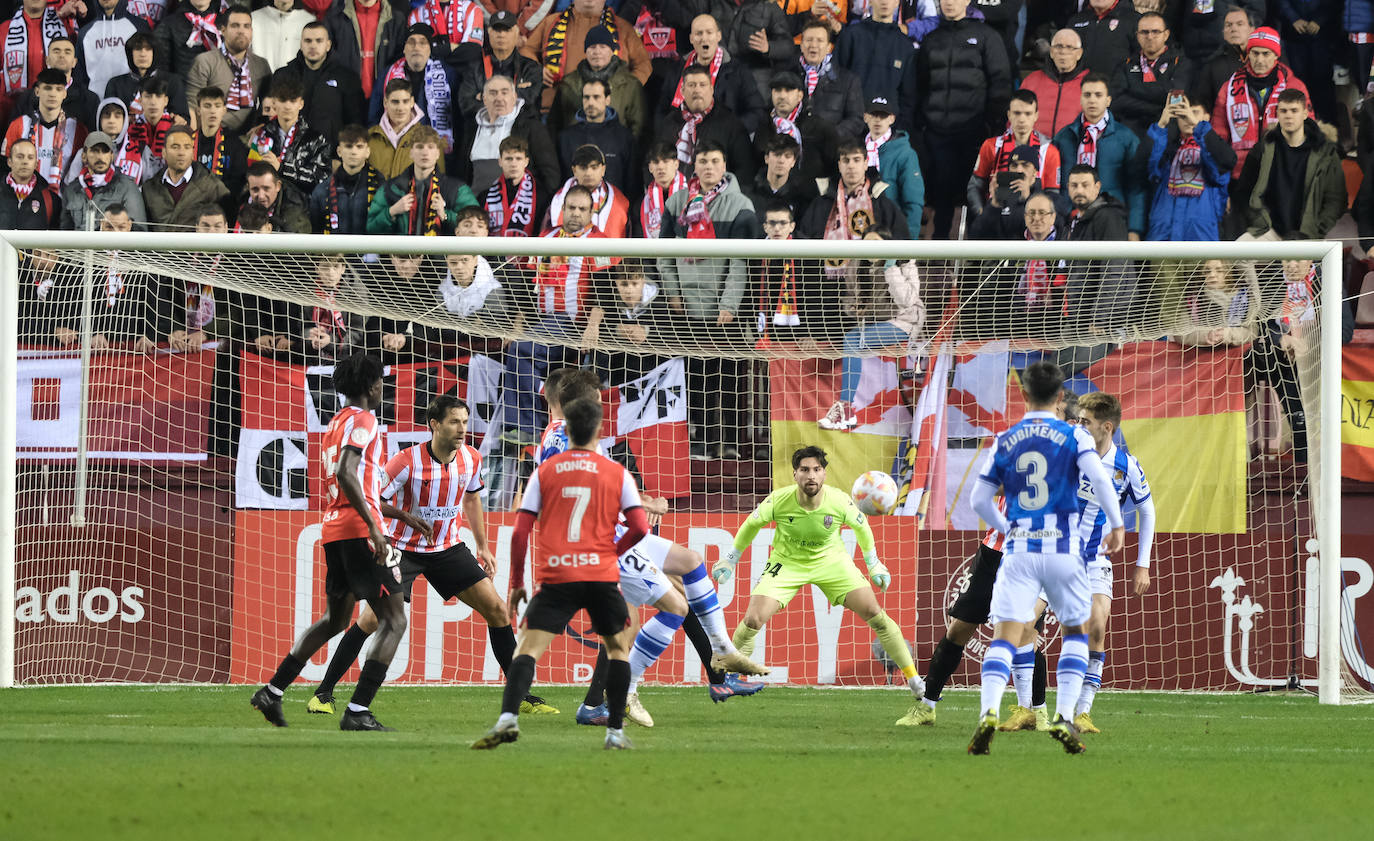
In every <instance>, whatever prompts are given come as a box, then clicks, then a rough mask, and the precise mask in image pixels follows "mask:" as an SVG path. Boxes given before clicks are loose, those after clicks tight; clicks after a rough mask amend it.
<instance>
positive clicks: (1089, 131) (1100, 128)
mask: <svg viewBox="0 0 1374 841" xmlns="http://www.w3.org/2000/svg"><path fill="white" fill-rule="evenodd" d="M1078 119H1079V122H1081V123H1082V124H1083V139H1082V140H1080V141H1079V142H1078V159H1077V160H1076V161H1075V162H1076V163H1080V164H1087V165H1088V166H1097V141H1098V138H1100V137H1101V136H1102V132H1104V131H1106V130H1107V115H1106V114H1103V115H1102V119H1100V120H1098V121H1097V122H1095V123H1088V122H1086V121H1085V118H1084V117H1081V116H1080V117H1079V118H1078Z"/></svg>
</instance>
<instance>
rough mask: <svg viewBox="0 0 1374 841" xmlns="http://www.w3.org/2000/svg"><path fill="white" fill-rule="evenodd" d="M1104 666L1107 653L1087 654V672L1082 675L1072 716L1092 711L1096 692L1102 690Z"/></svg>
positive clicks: (1090, 652)
mask: <svg viewBox="0 0 1374 841" xmlns="http://www.w3.org/2000/svg"><path fill="white" fill-rule="evenodd" d="M1106 665H1107V652H1105V651H1089V652H1088V671H1087V674H1085V675H1083V689H1082V690H1081V691H1080V692H1079V693H1078V705H1077V706H1075V707H1074V715H1078V714H1079V713H1086V712H1091V711H1092V708H1093V699H1095V698H1096V697H1097V690H1099V689H1101V688H1102V669H1103V667H1105V666H1106Z"/></svg>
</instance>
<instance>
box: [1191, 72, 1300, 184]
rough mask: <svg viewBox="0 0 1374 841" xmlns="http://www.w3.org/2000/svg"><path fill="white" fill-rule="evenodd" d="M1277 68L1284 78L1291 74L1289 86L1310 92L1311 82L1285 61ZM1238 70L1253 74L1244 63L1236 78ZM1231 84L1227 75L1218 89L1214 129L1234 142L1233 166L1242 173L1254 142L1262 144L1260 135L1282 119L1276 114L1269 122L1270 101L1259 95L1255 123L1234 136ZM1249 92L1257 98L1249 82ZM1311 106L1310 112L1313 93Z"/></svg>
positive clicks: (1223, 138)
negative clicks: (1262, 100)
mask: <svg viewBox="0 0 1374 841" xmlns="http://www.w3.org/2000/svg"><path fill="white" fill-rule="evenodd" d="M1274 72H1275V73H1277V74H1279V77H1280V78H1282V77H1284V76H1286V77H1287V80H1288V81H1287V84H1288V89H1289V90H1297V91H1302V92H1303V94H1304V95H1306V94H1307V85H1305V84H1303V81H1302V79H1299V78H1298V77H1297V76H1296V75H1294V73H1293V71H1292V70H1289V69H1288V67H1287V66H1285V65H1283V64H1276V65H1274ZM1237 74H1239V75H1241V76H1248V75H1249V74H1248V73H1247V72H1246V69H1245V68H1244V67H1242V68H1241V69H1239V70H1237V71H1236V72H1235V73H1234V74H1232V77H1233V78H1234V77H1235V76H1236V75H1237ZM1247 83H1248V79H1247ZM1230 84H1231V80H1230V79H1227V80H1226V83H1225V84H1223V85H1222V86H1221V90H1219V91H1217V100H1216V104H1215V105H1214V106H1213V107H1212V131H1215V132H1216V133H1217V134H1218V135H1220V136H1221V139H1222V140H1225V141H1227V142H1229V143H1230V144H1231V148H1232V149H1235V150H1236V167H1235V169H1233V170H1231V175H1232V176H1238V175H1240V170H1241V167H1243V166H1245V159H1246V156H1247V155H1249V154H1250V150H1251V148H1252V147H1253V146H1256V145H1258V143H1259V140H1260V138H1261V137H1263V136H1264V134H1265V133H1266V132H1268V131H1269V129H1271V128H1273V127H1275V126H1276V125H1277V124H1278V120H1277V118H1276V119H1275V121H1274V122H1272V123H1271V122H1269V121H1268V120H1267V119H1266V117H1267V115H1268V113H1269V109H1268V101H1266V102H1265V103H1264V104H1261V103H1260V102H1259V101H1258V99H1255V102H1254V107H1255V113H1254V114H1253V125H1252V126H1251V131H1250V132H1249V133H1247V134H1246V136H1245V137H1232V136H1231V120H1230V110H1229V107H1228V106H1227V99H1228V97H1229V95H1230ZM1277 87H1278V85H1277V84H1276V85H1274V86H1273V88H1277ZM1273 88H1271V89H1270V93H1269V97H1270V99H1273V98H1274V97H1276V96H1278V91H1277V90H1274V89H1273ZM1247 92H1248V93H1250V96H1251V98H1252V99H1253V98H1254V93H1253V92H1250V91H1248V84H1247ZM1276 107H1277V106H1276ZM1307 108H1308V111H1309V112H1310V111H1311V109H1312V98H1311V97H1310V96H1309V97H1308V99H1307ZM1309 116H1310V113H1309Z"/></svg>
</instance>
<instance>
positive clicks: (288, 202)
mask: <svg viewBox="0 0 1374 841" xmlns="http://www.w3.org/2000/svg"><path fill="white" fill-rule="evenodd" d="M242 198H243V199H244V205H245V206H246V205H247V199H248V197H247V196H246V195H245V196H243V197H242ZM305 202H306V198H305V196H303V195H301V192H300V191H299V190H297V189H296V188H295V187H292V186H291V183H290V182H289V181H283V182H281V189H280V190H278V191H277V200H276V201H275V202H274V203H273V204H272V206H271V207H269V208H267V215H268V216H269V217H270V218H271V220H272V230H273V231H275V232H276V233H287V234H308V233H310V213H309V212H308V211H307V209H306V204H305ZM240 210H242V207H240Z"/></svg>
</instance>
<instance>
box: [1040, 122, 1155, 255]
mask: <svg viewBox="0 0 1374 841" xmlns="http://www.w3.org/2000/svg"><path fill="white" fill-rule="evenodd" d="M1107 113H1108V115H1109V117H1108V120H1107V127H1106V129H1104V130H1103V131H1102V136H1101V137H1099V138H1098V139H1097V175H1098V178H1100V179H1101V180H1102V192H1104V193H1111V194H1112V195H1113V196H1121V197H1124V201H1125V202H1126V208H1127V210H1128V211H1129V212H1130V216H1129V220H1130V221H1129V225H1130V230H1131V232H1132V233H1136V234H1140V235H1141V236H1144V235H1145V231H1146V227H1145V212H1146V194H1145V176H1144V173H1143V172H1140V171H1139V170H1140V167H1139V162H1138V161H1137V160H1136V153H1137V152H1138V151H1139V149H1140V139H1139V138H1138V137H1136V135H1135V132H1133V131H1131V130H1130V129H1129V128H1127V127H1126V126H1124V125H1122V124H1121V123H1120V122H1119V121H1117V119H1116V118H1115V117H1114V116H1110V114H1111V112H1110V111H1109V112H1107ZM1082 139H1083V121H1082V120H1081V119H1078V120H1074V121H1073V122H1072V123H1071V124H1069V125H1067V126H1065V127H1064V129H1063V130H1062V131H1060V132H1059V133H1058V134H1056V135H1055V136H1054V145H1055V147H1056V148H1057V149H1059V161H1060V165H1061V166H1062V167H1063V169H1062V170H1061V172H1060V178H1059V183H1060V184H1065V185H1067V184H1068V183H1069V170H1070V169H1072V168H1073V166H1074V164H1075V163H1077V161H1078V144H1079V142H1080V141H1082Z"/></svg>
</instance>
